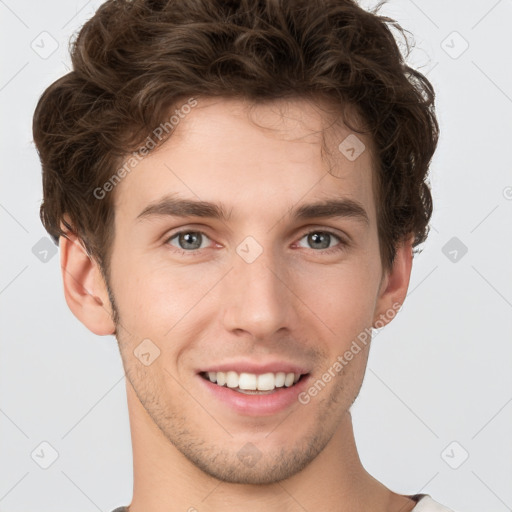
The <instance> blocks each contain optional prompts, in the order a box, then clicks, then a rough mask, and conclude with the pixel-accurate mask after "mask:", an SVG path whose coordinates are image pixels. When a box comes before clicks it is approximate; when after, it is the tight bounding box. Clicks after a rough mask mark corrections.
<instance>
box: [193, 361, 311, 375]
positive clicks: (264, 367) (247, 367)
mask: <svg viewBox="0 0 512 512" xmlns="http://www.w3.org/2000/svg"><path fill="white" fill-rule="evenodd" d="M230 370H231V371H235V372H237V373H255V374H256V375H261V374H263V373H278V372H284V373H300V374H301V375H303V374H306V373H309V370H307V369H306V368H305V367H304V366H302V365H298V364H296V363H291V362H287V361H279V360H274V361H267V362H259V363H258V362H255V361H249V360H247V359H245V360H241V359H238V360H233V361H229V362H223V363H218V364H212V365H209V366H208V367H205V368H202V369H200V370H199V371H198V373H202V372H227V371H230Z"/></svg>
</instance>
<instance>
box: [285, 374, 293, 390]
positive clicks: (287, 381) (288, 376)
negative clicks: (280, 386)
mask: <svg viewBox="0 0 512 512" xmlns="http://www.w3.org/2000/svg"><path fill="white" fill-rule="evenodd" d="M294 379H295V375H293V373H287V374H286V379H284V385H285V386H286V387H287V388H289V387H290V386H291V385H292V384H293V380H294Z"/></svg>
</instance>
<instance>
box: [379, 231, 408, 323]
mask: <svg viewBox="0 0 512 512" xmlns="http://www.w3.org/2000/svg"><path fill="white" fill-rule="evenodd" d="M412 240H413V239H412V238H411V239H410V241H408V242H405V243H403V244H402V245H400V246H399V247H397V250H396V256H395V260H394V262H393V267H392V269H391V271H389V272H388V273H387V274H386V275H385V276H384V278H383V279H382V282H381V287H380V290H379V296H378V300H377V305H376V308H375V311H376V315H375V317H374V319H373V327H375V328H379V329H380V328H381V327H384V326H385V325H386V324H388V323H389V322H391V320H392V319H393V318H394V317H395V316H396V314H397V313H398V310H399V309H400V308H401V306H402V304H403V303H404V301H405V297H406V295H407V290H408V288H409V280H410V277H411V270H412V260H413V254H412Z"/></svg>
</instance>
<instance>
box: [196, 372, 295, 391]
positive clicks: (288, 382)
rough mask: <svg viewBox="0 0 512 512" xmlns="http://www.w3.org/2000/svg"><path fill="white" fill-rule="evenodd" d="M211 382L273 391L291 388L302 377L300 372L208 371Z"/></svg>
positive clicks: (230, 386)
mask: <svg viewBox="0 0 512 512" xmlns="http://www.w3.org/2000/svg"><path fill="white" fill-rule="evenodd" d="M206 375H207V376H208V379H209V380H210V382H215V383H217V384H218V385H219V386H224V385H227V387H228V388H238V389H240V390H247V391H272V390H274V389H275V388H282V387H283V386H286V387H287V388H289V387H290V386H292V385H293V384H295V383H296V382H297V381H298V380H299V379H300V375H301V374H300V373H284V372H277V373H262V374H261V375H256V374H255V373H240V374H239V373H237V372H234V371H228V372H207V374H206Z"/></svg>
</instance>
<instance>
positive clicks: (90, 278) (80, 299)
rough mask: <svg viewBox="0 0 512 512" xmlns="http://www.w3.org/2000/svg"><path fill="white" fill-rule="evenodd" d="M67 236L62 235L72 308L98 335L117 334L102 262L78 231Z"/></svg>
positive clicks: (62, 255)
mask: <svg viewBox="0 0 512 512" xmlns="http://www.w3.org/2000/svg"><path fill="white" fill-rule="evenodd" d="M66 235H67V237H64V236H61V237H60V239H59V246H60V264H61V271H62V281H63V284H64V295H65V297H66V302H67V304H68V306H69V309H71V311H72V312H73V314H74V315H75V316H76V317H77V318H78V320H80V322H82V323H83V324H84V325H85V326H86V327H87V328H88V329H89V330H90V331H92V332H93V333H94V334H98V335H99V336H103V335H107V334H114V333H115V324H114V322H113V316H112V307H111V304H110V299H109V296H108V290H107V286H106V284H105V281H104V279H103V276H102V274H101V271H100V268H99V265H98V263H97V262H96V260H94V258H92V257H91V256H89V254H87V251H86V249H85V247H84V246H83V245H82V244H83V243H82V241H81V240H80V239H79V238H78V237H77V236H76V235H75V234H74V233H72V232H71V231H67V233H66Z"/></svg>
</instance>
